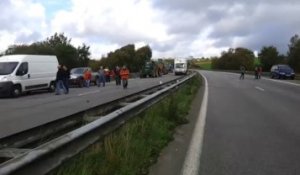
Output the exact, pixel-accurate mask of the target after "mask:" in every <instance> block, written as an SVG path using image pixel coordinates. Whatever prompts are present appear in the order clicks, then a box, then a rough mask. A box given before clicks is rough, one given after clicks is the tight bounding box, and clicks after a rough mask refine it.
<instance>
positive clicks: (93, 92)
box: [78, 90, 100, 96]
mask: <svg viewBox="0 0 300 175" xmlns="http://www.w3.org/2000/svg"><path fill="white" fill-rule="evenodd" d="M98 92H100V90H97V91H91V92H85V93H81V94H78V96H83V95H88V94H95V93H98Z"/></svg>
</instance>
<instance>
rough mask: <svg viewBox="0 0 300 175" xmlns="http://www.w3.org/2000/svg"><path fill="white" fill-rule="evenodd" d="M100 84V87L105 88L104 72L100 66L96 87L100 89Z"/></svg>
mask: <svg viewBox="0 0 300 175" xmlns="http://www.w3.org/2000/svg"><path fill="white" fill-rule="evenodd" d="M101 83H102V86H103V87H104V86H105V72H104V69H103V67H102V66H100V69H99V70H98V83H97V85H98V87H100V85H101Z"/></svg>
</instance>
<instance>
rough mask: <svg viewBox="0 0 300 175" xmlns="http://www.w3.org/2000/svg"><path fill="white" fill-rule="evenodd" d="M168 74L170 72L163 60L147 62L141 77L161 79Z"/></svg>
mask: <svg viewBox="0 0 300 175" xmlns="http://www.w3.org/2000/svg"><path fill="white" fill-rule="evenodd" d="M167 73H168V70H167V68H166V66H165V64H164V63H163V61H162V60H158V61H153V60H151V61H146V62H145V64H144V66H143V67H142V69H141V71H140V77H141V78H146V77H160V76H162V75H165V74H167Z"/></svg>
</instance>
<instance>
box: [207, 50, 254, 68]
mask: <svg viewBox="0 0 300 175" xmlns="http://www.w3.org/2000/svg"><path fill="white" fill-rule="evenodd" d="M254 58H255V56H254V53H253V52H252V51H251V50H249V49H246V48H236V49H233V48H230V49H228V51H227V52H226V51H224V52H222V54H221V57H220V58H213V59H212V68H213V69H225V70H238V69H239V68H240V66H241V65H243V66H245V67H246V69H248V70H252V69H253V67H254Z"/></svg>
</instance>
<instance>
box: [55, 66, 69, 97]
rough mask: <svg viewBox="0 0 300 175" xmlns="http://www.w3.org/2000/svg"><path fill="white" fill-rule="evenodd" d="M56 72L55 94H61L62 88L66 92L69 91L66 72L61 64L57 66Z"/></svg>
mask: <svg viewBox="0 0 300 175" xmlns="http://www.w3.org/2000/svg"><path fill="white" fill-rule="evenodd" d="M57 69H58V70H57V73H56V86H55V92H56V93H55V95H60V91H61V89H63V90H64V93H67V90H66V88H65V86H64V79H65V72H64V70H63V68H62V66H61V65H59V66H57Z"/></svg>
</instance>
